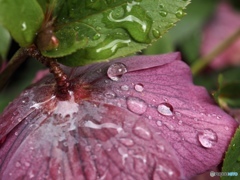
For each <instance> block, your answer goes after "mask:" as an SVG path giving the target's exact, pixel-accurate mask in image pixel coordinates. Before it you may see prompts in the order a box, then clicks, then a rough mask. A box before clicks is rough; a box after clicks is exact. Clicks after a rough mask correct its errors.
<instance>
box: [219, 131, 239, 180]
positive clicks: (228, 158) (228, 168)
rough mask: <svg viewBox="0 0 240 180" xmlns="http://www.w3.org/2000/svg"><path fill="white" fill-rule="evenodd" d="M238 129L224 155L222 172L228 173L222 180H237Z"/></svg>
mask: <svg viewBox="0 0 240 180" xmlns="http://www.w3.org/2000/svg"><path fill="white" fill-rule="evenodd" d="M239 140H240V129H238V130H237V131H236V133H235V135H234V137H233V139H232V141H231V144H230V145H229V148H228V151H227V153H226V155H225V159H224V163H223V169H222V171H223V172H227V173H229V175H228V176H224V177H222V178H221V179H222V180H229V179H230V180H237V179H239V175H240V166H239V163H240V143H239V142H240V141H239Z"/></svg>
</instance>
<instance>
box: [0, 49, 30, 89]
mask: <svg viewBox="0 0 240 180" xmlns="http://www.w3.org/2000/svg"><path fill="white" fill-rule="evenodd" d="M27 57H28V55H27V54H26V53H25V48H20V49H19V50H18V51H17V52H16V53H15V54H14V55H13V57H12V58H11V60H10V61H9V63H8V64H7V67H6V68H5V69H4V70H3V71H2V72H1V73H0V91H1V90H2V89H3V88H4V86H5V85H6V83H7V81H8V80H9V78H10V77H11V76H12V74H13V73H14V72H15V71H16V69H17V68H18V67H19V66H20V65H21V64H22V63H23V62H24V61H25V60H26V58H27Z"/></svg>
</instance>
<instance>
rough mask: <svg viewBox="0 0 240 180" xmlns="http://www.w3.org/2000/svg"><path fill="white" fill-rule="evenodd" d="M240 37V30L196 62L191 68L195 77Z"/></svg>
mask: <svg viewBox="0 0 240 180" xmlns="http://www.w3.org/2000/svg"><path fill="white" fill-rule="evenodd" d="M239 37H240V29H238V30H237V31H236V32H235V33H233V34H232V35H231V36H229V37H228V38H227V39H226V40H224V41H223V42H222V43H221V44H220V45H219V46H217V47H216V48H215V49H214V50H213V51H212V52H210V53H209V54H207V55H206V56H204V57H202V58H200V59H198V60H196V62H195V63H194V64H193V65H192V66H191V70H192V73H193V75H196V74H198V73H199V72H200V71H202V70H203V69H204V68H205V67H206V66H207V65H208V64H209V63H210V62H211V61H212V60H214V58H215V57H217V56H218V55H219V54H220V53H222V52H223V51H224V50H225V49H227V48H228V47H229V46H230V45H231V44H232V43H234V42H235V41H236V40H237V39H238V38H239Z"/></svg>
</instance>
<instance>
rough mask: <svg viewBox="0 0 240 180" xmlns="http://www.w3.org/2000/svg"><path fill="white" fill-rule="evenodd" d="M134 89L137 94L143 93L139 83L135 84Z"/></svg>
mask: <svg viewBox="0 0 240 180" xmlns="http://www.w3.org/2000/svg"><path fill="white" fill-rule="evenodd" d="M134 89H135V90H136V91H137V92H143V90H144V87H143V85H142V84H141V83H138V84H135V86H134Z"/></svg>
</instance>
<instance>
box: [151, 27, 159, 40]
mask: <svg viewBox="0 0 240 180" xmlns="http://www.w3.org/2000/svg"><path fill="white" fill-rule="evenodd" d="M152 33H153V36H154V37H155V38H159V37H160V36H161V33H160V31H159V30H157V29H153V31H152Z"/></svg>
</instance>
